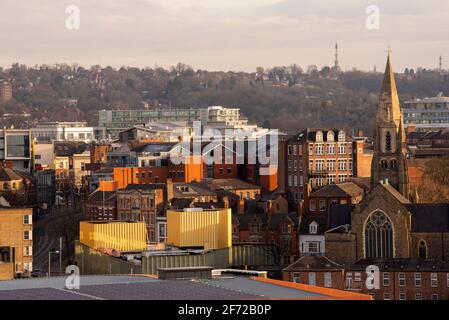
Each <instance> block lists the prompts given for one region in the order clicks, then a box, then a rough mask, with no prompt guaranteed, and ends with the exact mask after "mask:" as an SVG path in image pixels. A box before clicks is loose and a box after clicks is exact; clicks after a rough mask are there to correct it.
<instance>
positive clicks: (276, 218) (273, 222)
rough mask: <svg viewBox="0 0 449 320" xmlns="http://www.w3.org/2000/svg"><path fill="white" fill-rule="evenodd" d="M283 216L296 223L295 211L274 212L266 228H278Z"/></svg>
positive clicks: (296, 215)
mask: <svg viewBox="0 0 449 320" xmlns="http://www.w3.org/2000/svg"><path fill="white" fill-rule="evenodd" d="M285 218H289V219H290V220H291V221H292V222H293V224H294V225H295V226H296V225H298V214H297V213H275V214H273V215H272V216H271V218H270V219H269V220H268V228H269V229H271V230H275V229H278V228H279V225H280V224H281V223H282V221H284V219H285Z"/></svg>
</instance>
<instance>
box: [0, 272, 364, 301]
mask: <svg viewBox="0 0 449 320" xmlns="http://www.w3.org/2000/svg"><path fill="white" fill-rule="evenodd" d="M65 281H66V277H54V278H36V279H22V280H11V281H2V282H1V286H0V300H79V299H87V300H109V299H112V300H260V299H262V300H263V299H299V300H303V299H305V300H323V299H326V300H327V299H366V300H369V299H371V297H370V296H367V295H361V294H356V293H351V292H346V291H339V290H333V289H325V288H319V287H313V286H308V285H301V284H296V283H291V282H285V281H280V280H272V279H265V278H256V277H251V278H248V277H241V276H227V277H218V278H213V279H199V280H171V281H169V280H160V279H158V278H156V277H155V276H145V275H134V276H133V275H105V276H81V278H80V289H79V290H68V289H65Z"/></svg>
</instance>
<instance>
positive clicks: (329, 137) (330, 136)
mask: <svg viewBox="0 0 449 320" xmlns="http://www.w3.org/2000/svg"><path fill="white" fill-rule="evenodd" d="M334 140H335V136H334V132H333V131H328V132H327V141H328V142H333V141H334Z"/></svg>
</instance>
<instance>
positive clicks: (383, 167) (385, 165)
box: [380, 160, 388, 169]
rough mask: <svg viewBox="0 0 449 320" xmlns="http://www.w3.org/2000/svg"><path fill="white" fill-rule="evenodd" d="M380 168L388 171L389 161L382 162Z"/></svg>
mask: <svg viewBox="0 0 449 320" xmlns="http://www.w3.org/2000/svg"><path fill="white" fill-rule="evenodd" d="M380 167H381V168H382V169H388V161H387V160H380Z"/></svg>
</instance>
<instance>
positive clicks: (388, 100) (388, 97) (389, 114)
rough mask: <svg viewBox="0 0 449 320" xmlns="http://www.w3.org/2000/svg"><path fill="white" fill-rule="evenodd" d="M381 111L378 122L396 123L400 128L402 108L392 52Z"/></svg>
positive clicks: (383, 90) (385, 76)
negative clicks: (392, 62) (392, 61)
mask: <svg viewBox="0 0 449 320" xmlns="http://www.w3.org/2000/svg"><path fill="white" fill-rule="evenodd" d="M380 100H381V102H382V103H381V104H379V107H382V109H383V110H382V109H381V110H379V109H378V110H377V118H378V120H382V119H383V120H384V121H394V122H395V124H396V126H398V127H399V122H400V121H401V115H402V114H401V107H400V105H399V96H398V90H397V87H396V81H395V79H394V72H393V67H392V64H391V58H390V52H388V57H387V66H386V68H385V74H384V80H383V83H382V89H381V92H380Z"/></svg>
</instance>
